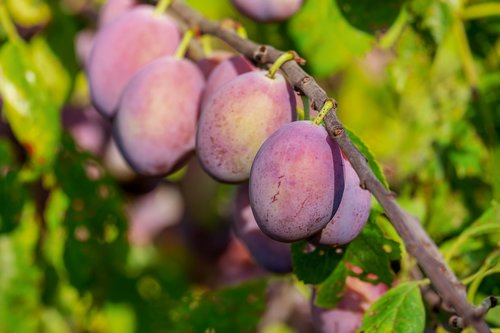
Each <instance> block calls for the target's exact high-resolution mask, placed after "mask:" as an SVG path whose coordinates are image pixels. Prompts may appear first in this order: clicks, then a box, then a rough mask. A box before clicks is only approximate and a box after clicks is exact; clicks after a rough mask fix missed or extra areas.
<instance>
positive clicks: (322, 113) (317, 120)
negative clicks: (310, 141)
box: [313, 99, 335, 125]
mask: <svg viewBox="0 0 500 333" xmlns="http://www.w3.org/2000/svg"><path fill="white" fill-rule="evenodd" d="M334 107H335V103H334V102H333V101H332V100H331V99H327V100H326V101H325V103H324V104H323V107H322V108H321V110H320V111H319V113H318V116H317V117H316V118H314V120H313V124H314V125H319V124H321V122H322V121H323V118H325V116H326V114H327V113H328V112H329V111H330V110H331V109H332V108H334Z"/></svg>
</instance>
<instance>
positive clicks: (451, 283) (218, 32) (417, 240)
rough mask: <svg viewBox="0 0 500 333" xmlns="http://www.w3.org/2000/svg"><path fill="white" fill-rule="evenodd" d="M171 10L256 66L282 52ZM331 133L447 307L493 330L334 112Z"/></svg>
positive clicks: (311, 84)
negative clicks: (476, 312) (379, 179)
mask: <svg viewBox="0 0 500 333" xmlns="http://www.w3.org/2000/svg"><path fill="white" fill-rule="evenodd" d="M170 10H171V11H172V12H173V13H174V14H175V15H177V16H178V17H179V18H180V19H181V20H183V21H185V22H186V23H187V24H189V25H196V26H198V27H199V29H200V32H201V33H204V34H210V35H213V36H216V37H218V38H220V39H221V40H223V41H225V42H226V43H227V44H229V45H230V46H232V47H233V48H234V49H235V50H237V51H239V52H240V53H241V54H243V55H244V56H246V57H247V58H249V59H252V60H253V61H255V62H258V63H261V64H269V63H273V62H274V61H276V60H277V59H278V58H279V57H280V56H281V55H282V54H283V52H282V51H280V50H277V49H275V48H274V47H272V46H269V45H259V44H257V43H255V42H253V41H251V40H249V39H243V38H241V37H239V36H238V35H237V34H236V33H234V32H233V31H230V30H228V29H224V28H222V27H221V26H220V25H219V24H218V23H216V22H212V21H209V20H207V19H206V18H205V17H203V16H202V15H201V14H200V13H198V12H197V11H195V10H194V9H192V8H191V7H189V6H187V5H185V4H183V3H181V1H179V0H175V1H173V3H172V5H171V7H170ZM281 69H282V71H283V72H284V73H285V75H286V76H287V78H288V80H289V82H290V83H291V84H292V85H293V86H294V88H295V89H296V90H298V91H300V92H301V93H303V94H304V95H306V96H307V97H309V99H310V100H311V101H313V102H314V105H315V107H316V108H318V107H320V106H322V105H324V103H325V102H326V101H327V100H329V99H330V98H329V97H328V95H327V94H326V92H325V91H324V90H323V89H322V88H321V87H320V86H319V85H318V84H317V83H316V81H315V80H314V78H312V77H311V76H310V75H309V74H307V73H306V72H305V71H304V70H303V69H302V68H301V67H300V66H299V65H298V64H297V63H296V62H294V61H289V62H286V63H284V64H283V66H282V67H281ZM324 122H325V127H326V129H327V131H328V133H329V135H330V136H331V137H332V138H333V139H334V140H336V141H337V143H338V144H339V145H340V147H341V148H342V150H343V152H344V153H345V155H346V156H347V158H348V159H349V161H350V162H351V164H352V166H353V167H354V169H355V171H356V173H357V174H358V176H359V179H360V181H361V185H362V187H363V188H366V189H367V190H369V191H370V192H371V193H372V194H373V195H374V196H375V198H376V199H377V200H378V201H379V203H380V205H381V206H382V207H383V209H384V210H385V212H386V214H387V216H388V218H389V220H390V221H391V223H392V225H393V226H394V228H395V229H396V231H397V232H398V234H399V235H400V237H401V238H402V239H403V242H404V243H405V246H406V248H407V250H408V252H409V253H410V254H411V255H412V256H413V257H415V258H416V260H417V262H418V264H419V266H420V267H421V268H422V270H423V271H424V273H425V274H426V276H427V277H428V278H429V280H430V281H431V283H432V285H433V287H434V289H435V290H436V291H437V293H438V294H439V296H440V297H441V299H442V303H443V305H445V306H449V307H452V308H453V309H454V310H455V312H456V313H457V314H458V315H459V316H460V317H462V318H464V320H465V321H466V322H467V323H468V324H469V325H471V326H472V327H473V328H475V329H476V330H477V331H478V332H480V333H483V332H490V329H489V327H488V325H487V324H486V322H485V321H484V319H483V318H482V317H480V316H477V315H476V314H475V308H474V307H473V306H472V305H471V304H469V303H468V302H467V300H466V297H465V288H464V286H463V285H462V284H461V283H460V281H459V280H458V279H457V277H456V276H455V274H454V273H453V272H452V270H451V269H450V268H449V267H448V265H447V264H446V262H445V261H444V259H443V257H442V255H441V253H440V252H439V249H438V248H437V246H436V244H435V243H434V242H433V241H432V240H431V238H430V237H429V235H428V234H427V233H426V231H425V230H424V229H423V228H422V226H421V224H420V223H419V221H418V220H417V219H416V218H415V217H413V216H411V215H410V214H409V213H408V212H406V211H404V210H403V209H402V208H401V207H400V206H399V204H398V203H397V201H396V199H395V197H394V194H393V193H392V192H390V191H389V190H387V189H386V188H385V187H384V185H382V183H381V182H380V181H378V179H377V178H376V177H375V175H374V174H373V172H372V171H371V169H370V168H369V166H368V163H367V161H366V159H365V157H364V156H363V155H362V154H361V153H360V152H359V150H358V149H357V148H356V146H355V145H354V144H353V142H352V141H351V140H350V139H349V137H348V135H347V134H346V132H345V130H344V126H343V125H342V123H341V122H340V120H339V119H338V117H337V114H336V113H335V112H329V113H328V114H327V115H326V116H325V119H324Z"/></svg>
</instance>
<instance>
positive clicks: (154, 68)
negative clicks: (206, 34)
mask: <svg viewBox="0 0 500 333" xmlns="http://www.w3.org/2000/svg"><path fill="white" fill-rule="evenodd" d="M204 85H205V80H204V78H203V74H201V72H200V70H199V69H198V67H196V65H195V64H194V63H192V62H191V61H189V60H186V59H176V58H174V57H163V58H160V59H157V60H155V61H153V62H151V63H149V64H147V65H146V66H144V67H143V68H142V69H141V70H140V71H139V72H138V73H137V74H136V75H134V76H133V78H132V79H131V80H130V82H129V83H128V84H127V86H126V87H125V89H124V91H123V97H122V99H121V101H120V106H119V110H118V113H117V115H116V118H115V124H114V131H113V134H114V138H115V140H116V143H117V145H118V147H119V148H120V151H121V152H122V154H123V156H124V157H125V159H126V161H127V162H128V164H129V165H130V166H131V167H132V168H133V169H134V170H135V171H136V172H138V173H139V174H142V175H148V176H160V175H167V174H169V173H171V172H173V171H175V170H176V169H177V168H178V167H180V166H181V165H182V162H184V161H185V160H186V158H187V157H188V156H189V155H190V154H191V153H192V152H193V151H194V144H195V134H196V123H197V119H198V113H199V103H200V99H201V94H202V92H203V88H204Z"/></svg>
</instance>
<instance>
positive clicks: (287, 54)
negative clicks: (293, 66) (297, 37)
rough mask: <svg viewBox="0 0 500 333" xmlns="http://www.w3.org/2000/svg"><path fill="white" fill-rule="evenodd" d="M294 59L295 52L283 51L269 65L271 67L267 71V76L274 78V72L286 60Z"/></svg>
mask: <svg viewBox="0 0 500 333" xmlns="http://www.w3.org/2000/svg"><path fill="white" fill-rule="evenodd" d="M293 59H295V53H294V52H292V51H288V52H283V54H282V55H280V56H279V57H278V59H276V61H275V62H274V63H273V64H272V65H271V68H269V72H268V73H267V77H269V78H271V79H274V76H275V75H276V72H277V71H278V69H280V67H281V66H282V65H283V64H284V63H285V62H287V61H290V60H293Z"/></svg>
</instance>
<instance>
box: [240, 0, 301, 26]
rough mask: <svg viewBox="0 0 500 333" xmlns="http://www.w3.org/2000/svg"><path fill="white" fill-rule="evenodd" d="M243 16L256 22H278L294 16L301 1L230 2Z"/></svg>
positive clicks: (252, 0)
mask: <svg viewBox="0 0 500 333" xmlns="http://www.w3.org/2000/svg"><path fill="white" fill-rule="evenodd" d="M231 2H232V4H233V5H234V6H235V7H236V9H238V11H240V12H241V13H242V14H243V15H245V16H247V17H249V18H251V19H252V20H254V21H257V22H280V21H284V20H286V19H288V18H289V17H290V16H292V15H293V14H295V13H296V12H297V11H298V10H299V9H300V7H301V6H302V2H303V0H231Z"/></svg>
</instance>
